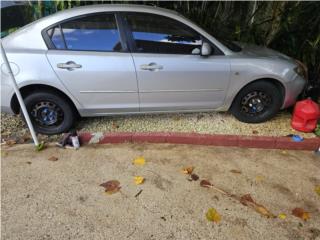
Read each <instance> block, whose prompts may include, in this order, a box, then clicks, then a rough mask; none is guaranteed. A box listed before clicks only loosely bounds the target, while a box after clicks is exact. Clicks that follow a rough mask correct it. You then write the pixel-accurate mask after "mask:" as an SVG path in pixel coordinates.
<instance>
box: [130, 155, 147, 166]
mask: <svg viewBox="0 0 320 240" xmlns="http://www.w3.org/2000/svg"><path fill="white" fill-rule="evenodd" d="M145 163H146V160H145V159H144V157H137V158H136V159H134V160H133V164H134V165H140V166H143V165H144V164H145Z"/></svg>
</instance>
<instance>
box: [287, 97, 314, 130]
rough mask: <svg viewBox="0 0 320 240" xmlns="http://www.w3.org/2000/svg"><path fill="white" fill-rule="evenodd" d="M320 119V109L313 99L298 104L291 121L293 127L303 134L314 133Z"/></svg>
mask: <svg viewBox="0 0 320 240" xmlns="http://www.w3.org/2000/svg"><path fill="white" fill-rule="evenodd" d="M319 118H320V109H319V106H318V104H316V103H315V102H314V101H312V100H311V99H306V100H303V101H299V102H297V103H296V105H295V107H294V111H293V116H292V120H291V126H292V128H294V129H295V130H298V131H301V132H312V131H313V130H314V129H315V128H316V126H317V122H318V119H319Z"/></svg>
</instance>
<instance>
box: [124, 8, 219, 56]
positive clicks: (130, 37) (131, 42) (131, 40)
mask: <svg viewBox="0 0 320 240" xmlns="http://www.w3.org/2000/svg"><path fill="white" fill-rule="evenodd" d="M128 14H137V15H139V14H147V15H155V16H161V17H164V18H168V19H170V20H173V21H176V22H178V23H180V24H182V25H184V26H186V27H188V28H189V29H191V30H192V31H194V32H195V33H197V34H199V35H200V38H201V40H202V41H205V42H208V43H209V44H210V45H211V47H212V48H213V50H214V51H212V53H211V54H210V55H209V56H224V55H225V54H224V53H223V52H222V51H221V50H220V49H219V48H218V47H217V46H216V45H215V44H214V43H213V42H212V41H210V40H209V39H207V38H206V37H204V36H203V35H202V34H201V33H199V32H198V31H196V30H195V29H194V28H192V27H191V26H189V25H188V24H185V23H183V22H181V21H179V20H177V19H174V18H172V17H168V16H165V15H161V14H157V13H148V12H131V11H123V12H121V13H120V17H121V18H122V23H123V25H122V27H123V28H124V30H125V32H126V35H127V40H128V41H129V47H130V52H131V53H140V54H164V55H186V56H201V54H192V53H189V54H181V53H155V52H140V51H137V48H136V44H135V40H134V37H133V33H132V31H131V28H130V26H129V23H128V22H127V20H126V16H127V15H128ZM200 51H201V49H200Z"/></svg>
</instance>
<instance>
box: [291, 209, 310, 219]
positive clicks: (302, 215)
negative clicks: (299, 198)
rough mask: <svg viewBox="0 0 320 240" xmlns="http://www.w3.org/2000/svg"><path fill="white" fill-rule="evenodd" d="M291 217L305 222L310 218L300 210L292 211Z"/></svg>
mask: <svg viewBox="0 0 320 240" xmlns="http://www.w3.org/2000/svg"><path fill="white" fill-rule="evenodd" d="M292 215H293V216H296V217H298V218H301V219H302V220H304V221H307V220H308V219H309V218H310V214H309V213H308V212H305V211H304V210H303V209H302V208H295V209H293V210H292Z"/></svg>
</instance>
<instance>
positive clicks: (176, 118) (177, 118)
mask: <svg viewBox="0 0 320 240" xmlns="http://www.w3.org/2000/svg"><path fill="white" fill-rule="evenodd" d="M180 119H181V118H180V116H178V115H177V116H173V120H174V121H180Z"/></svg>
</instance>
